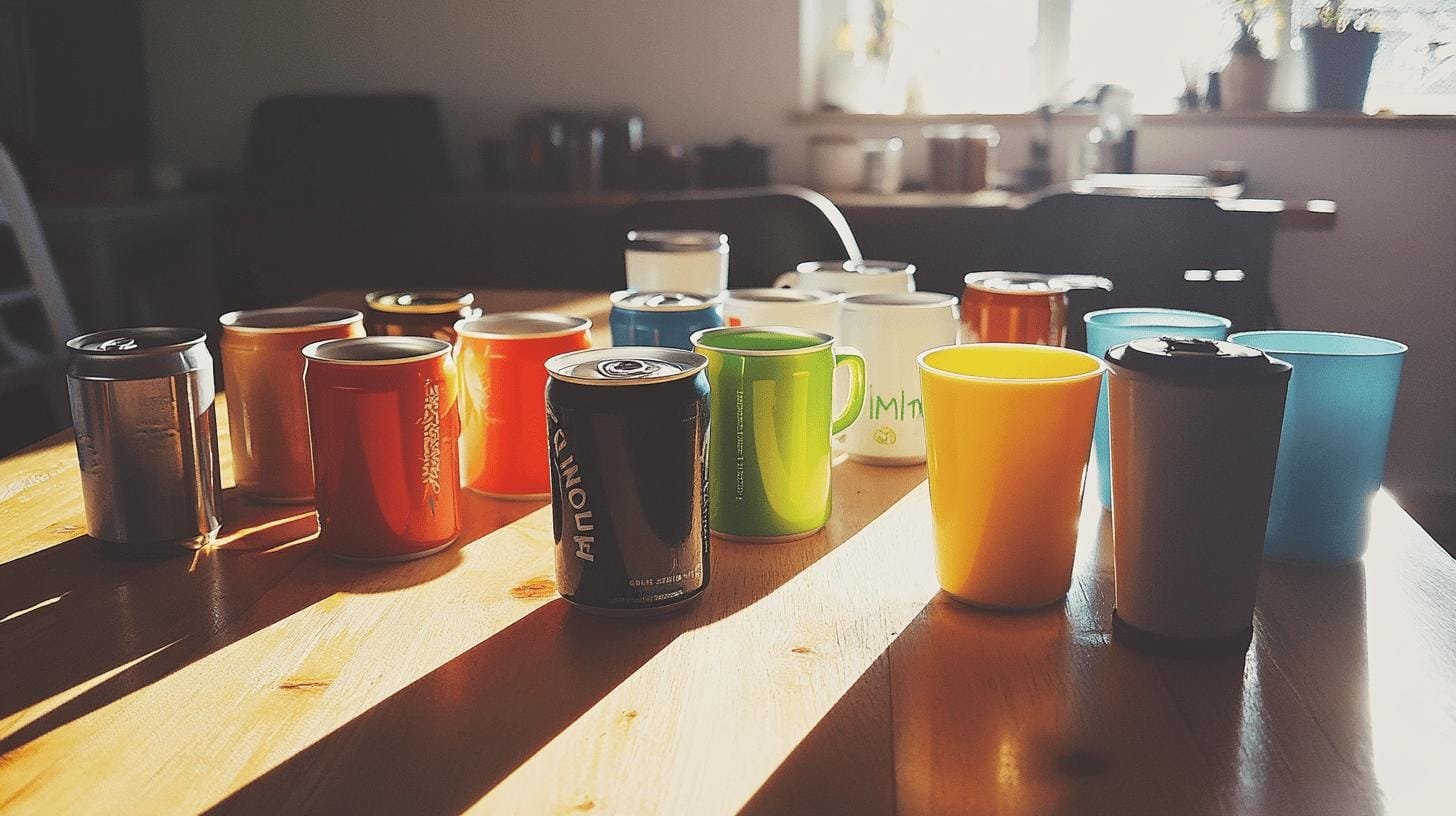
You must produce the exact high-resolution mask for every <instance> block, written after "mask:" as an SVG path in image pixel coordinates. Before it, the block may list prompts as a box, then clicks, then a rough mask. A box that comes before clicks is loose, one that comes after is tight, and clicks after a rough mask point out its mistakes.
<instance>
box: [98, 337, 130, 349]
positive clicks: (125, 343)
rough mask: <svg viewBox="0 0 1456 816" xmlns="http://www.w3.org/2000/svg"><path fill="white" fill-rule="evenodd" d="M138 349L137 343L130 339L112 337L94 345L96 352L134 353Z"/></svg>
mask: <svg viewBox="0 0 1456 816" xmlns="http://www.w3.org/2000/svg"><path fill="white" fill-rule="evenodd" d="M138 348H139V346H137V341H136V340H135V339H134V338H131V337H113V338H111V339H110V340H107V341H105V342H103V343H98V344H96V350H97V351H136V350H137V349H138Z"/></svg>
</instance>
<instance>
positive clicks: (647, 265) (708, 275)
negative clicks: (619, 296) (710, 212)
mask: <svg viewBox="0 0 1456 816" xmlns="http://www.w3.org/2000/svg"><path fill="white" fill-rule="evenodd" d="M626 262H627V288H628V289H633V290H636V291H638V292H696V293H700V294H705V295H716V294H718V293H719V292H722V291H723V290H724V289H727V288H728V236H726V235H724V234H722V233H721V232H713V231H711V230H707V231H704V230H632V231H631V232H629V233H627V250H626Z"/></svg>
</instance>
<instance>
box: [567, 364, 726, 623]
mask: <svg viewBox="0 0 1456 816" xmlns="http://www.w3.org/2000/svg"><path fill="white" fill-rule="evenodd" d="M707 366H708V360H707V358H705V357H703V356H702V355H700V354H695V353H693V352H690V351H679V350H677V349H665V348H651V347H642V346H626V347H617V348H602V349H589V350H586V351H574V352H570V353H567V354H559V355H557V356H555V357H552V358H551V359H549V360H547V361H546V370H547V371H548V372H549V373H550V375H551V376H550V379H549V381H548V382H547V384H546V425H547V443H548V451H549V455H550V457H551V464H552V474H551V476H552V478H551V508H552V511H553V517H554V528H555V533H556V586H557V590H558V591H559V592H560V593H561V597H563V598H565V599H566V600H567V601H569V602H571V603H572V604H573V605H575V606H577V607H580V608H582V609H584V610H586V611H588V612H594V613H598V614H603V615H622V616H628V615H652V614H657V613H661V612H666V611H669V610H671V609H674V608H677V607H680V606H682V605H684V604H686V603H688V602H689V601H692V600H693V599H695V598H697V597H698V596H699V595H701V594H702V592H703V590H704V589H706V588H707V586H708V577H709V560H708V539H709V536H708V447H707V445H708V378H707V375H706V373H705V369H706V368H707Z"/></svg>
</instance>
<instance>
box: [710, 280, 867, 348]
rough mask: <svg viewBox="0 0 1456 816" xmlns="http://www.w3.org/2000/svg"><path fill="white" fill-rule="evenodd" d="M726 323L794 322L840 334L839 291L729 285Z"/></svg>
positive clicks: (808, 329) (768, 324) (724, 304)
mask: <svg viewBox="0 0 1456 816" xmlns="http://www.w3.org/2000/svg"><path fill="white" fill-rule="evenodd" d="M723 322H724V325H727V326H792V327H793V328H796V329H804V330H805V331H813V332H823V333H824V334H828V335H830V336H833V337H838V336H839V295H836V294H833V293H830V292H818V291H814V290H812V289H729V290H728V299H727V300H726V301H725V302H724V303H723Z"/></svg>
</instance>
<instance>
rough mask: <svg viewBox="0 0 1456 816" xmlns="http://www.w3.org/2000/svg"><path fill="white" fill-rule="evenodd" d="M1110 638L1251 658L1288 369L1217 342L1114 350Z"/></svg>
mask: <svg viewBox="0 0 1456 816" xmlns="http://www.w3.org/2000/svg"><path fill="white" fill-rule="evenodd" d="M1106 360H1107V362H1108V365H1109V368H1110V371H1111V376H1110V377H1109V378H1108V407H1109V430H1110V434H1111V454H1112V457H1111V458H1112V528H1113V567H1114V575H1115V585H1116V588H1115V592H1116V600H1115V605H1114V608H1113V613H1112V615H1113V621H1112V632H1113V637H1114V638H1115V639H1116V640H1117V641H1118V642H1119V643H1123V644H1124V645H1127V646H1130V647H1132V648H1135V649H1138V650H1140V651H1146V652H1152V653H1156V654H1166V655H1175V656H1197V655H1219V654H1242V653H1243V652H1244V651H1245V650H1247V649H1248V646H1249V642H1250V640H1251V638H1252V637H1253V616H1254V596H1255V592H1256V590H1257V588H1258V583H1259V564H1260V560H1261V559H1262V557H1263V552H1264V528H1265V526H1266V525H1267V524H1268V519H1269V499H1270V496H1271V495H1272V493H1273V488H1274V462H1275V459H1276V457H1277V456H1278V452H1279V433H1280V428H1281V426H1282V424H1283V421H1284V398H1285V394H1286V392H1287V390H1288V388H1289V375H1290V371H1291V370H1292V368H1291V367H1290V366H1289V364H1287V363H1284V362H1280V361H1278V360H1274V359H1272V358H1270V357H1268V356H1266V355H1264V354H1263V353H1262V352H1259V351H1257V350H1255V349H1251V348H1248V347H1247V346H1240V345H1237V344H1234V343H1229V342H1225V341H1221V340H1205V339H1193V338H1169V337H1156V338H1147V339H1142V340H1134V341H1133V342H1131V343H1127V344H1125V345H1121V346H1115V347H1113V348H1112V349H1110V350H1108V352H1107V356H1106Z"/></svg>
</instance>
